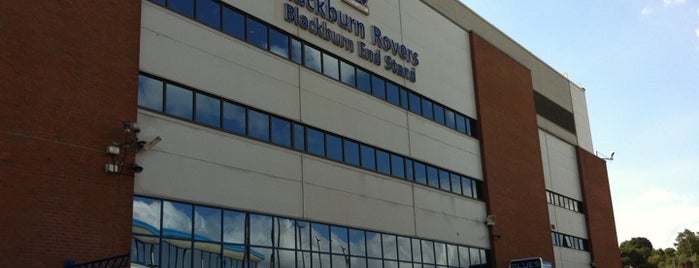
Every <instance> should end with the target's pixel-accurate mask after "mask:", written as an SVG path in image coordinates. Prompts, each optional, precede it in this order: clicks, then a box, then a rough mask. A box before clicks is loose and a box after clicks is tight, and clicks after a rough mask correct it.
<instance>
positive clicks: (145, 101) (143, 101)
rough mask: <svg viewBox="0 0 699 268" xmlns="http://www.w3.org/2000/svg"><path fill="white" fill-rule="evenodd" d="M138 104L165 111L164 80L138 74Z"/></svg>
mask: <svg viewBox="0 0 699 268" xmlns="http://www.w3.org/2000/svg"><path fill="white" fill-rule="evenodd" d="M138 106H141V107H145V108H148V109H153V110H156V111H159V112H162V111H163V82H161V81H158V80H155V79H153V78H150V77H147V76H143V75H139V76H138Z"/></svg>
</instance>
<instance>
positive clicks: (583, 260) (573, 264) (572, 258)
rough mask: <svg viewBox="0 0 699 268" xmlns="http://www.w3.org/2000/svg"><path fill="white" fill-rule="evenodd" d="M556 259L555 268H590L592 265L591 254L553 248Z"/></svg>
mask: <svg viewBox="0 0 699 268" xmlns="http://www.w3.org/2000/svg"><path fill="white" fill-rule="evenodd" d="M553 253H554V257H555V258H556V264H555V266H554V267H565V268H589V267H593V266H591V263H592V256H590V253H589V252H586V251H580V250H574V249H568V248H562V247H553Z"/></svg>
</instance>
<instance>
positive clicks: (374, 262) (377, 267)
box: [366, 259, 383, 268]
mask: <svg viewBox="0 0 699 268" xmlns="http://www.w3.org/2000/svg"><path fill="white" fill-rule="evenodd" d="M366 261H367V267H369V268H383V264H382V262H381V260H380V259H367V260H366Z"/></svg>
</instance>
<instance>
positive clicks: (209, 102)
mask: <svg viewBox="0 0 699 268" xmlns="http://www.w3.org/2000/svg"><path fill="white" fill-rule="evenodd" d="M196 107H197V110H196V113H195V115H196V119H195V120H196V121H197V122H199V123H202V124H204V125H208V126H212V127H220V126H221V101H220V100H219V99H217V98H214V97H211V96H208V95H204V94H200V93H197V95H196Z"/></svg>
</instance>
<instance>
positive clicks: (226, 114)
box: [223, 102, 247, 135]
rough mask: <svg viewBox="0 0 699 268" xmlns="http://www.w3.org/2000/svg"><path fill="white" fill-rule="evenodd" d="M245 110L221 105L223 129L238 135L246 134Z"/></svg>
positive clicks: (227, 104) (232, 105) (236, 106)
mask: <svg viewBox="0 0 699 268" xmlns="http://www.w3.org/2000/svg"><path fill="white" fill-rule="evenodd" d="M246 117H247V116H246V115H245V108H243V107H241V106H238V105H235V104H232V103H228V102H225V103H223V128H224V129H225V130H228V131H231V132H233V133H236V134H239V135H245V133H246V121H247V120H246Z"/></svg>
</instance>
